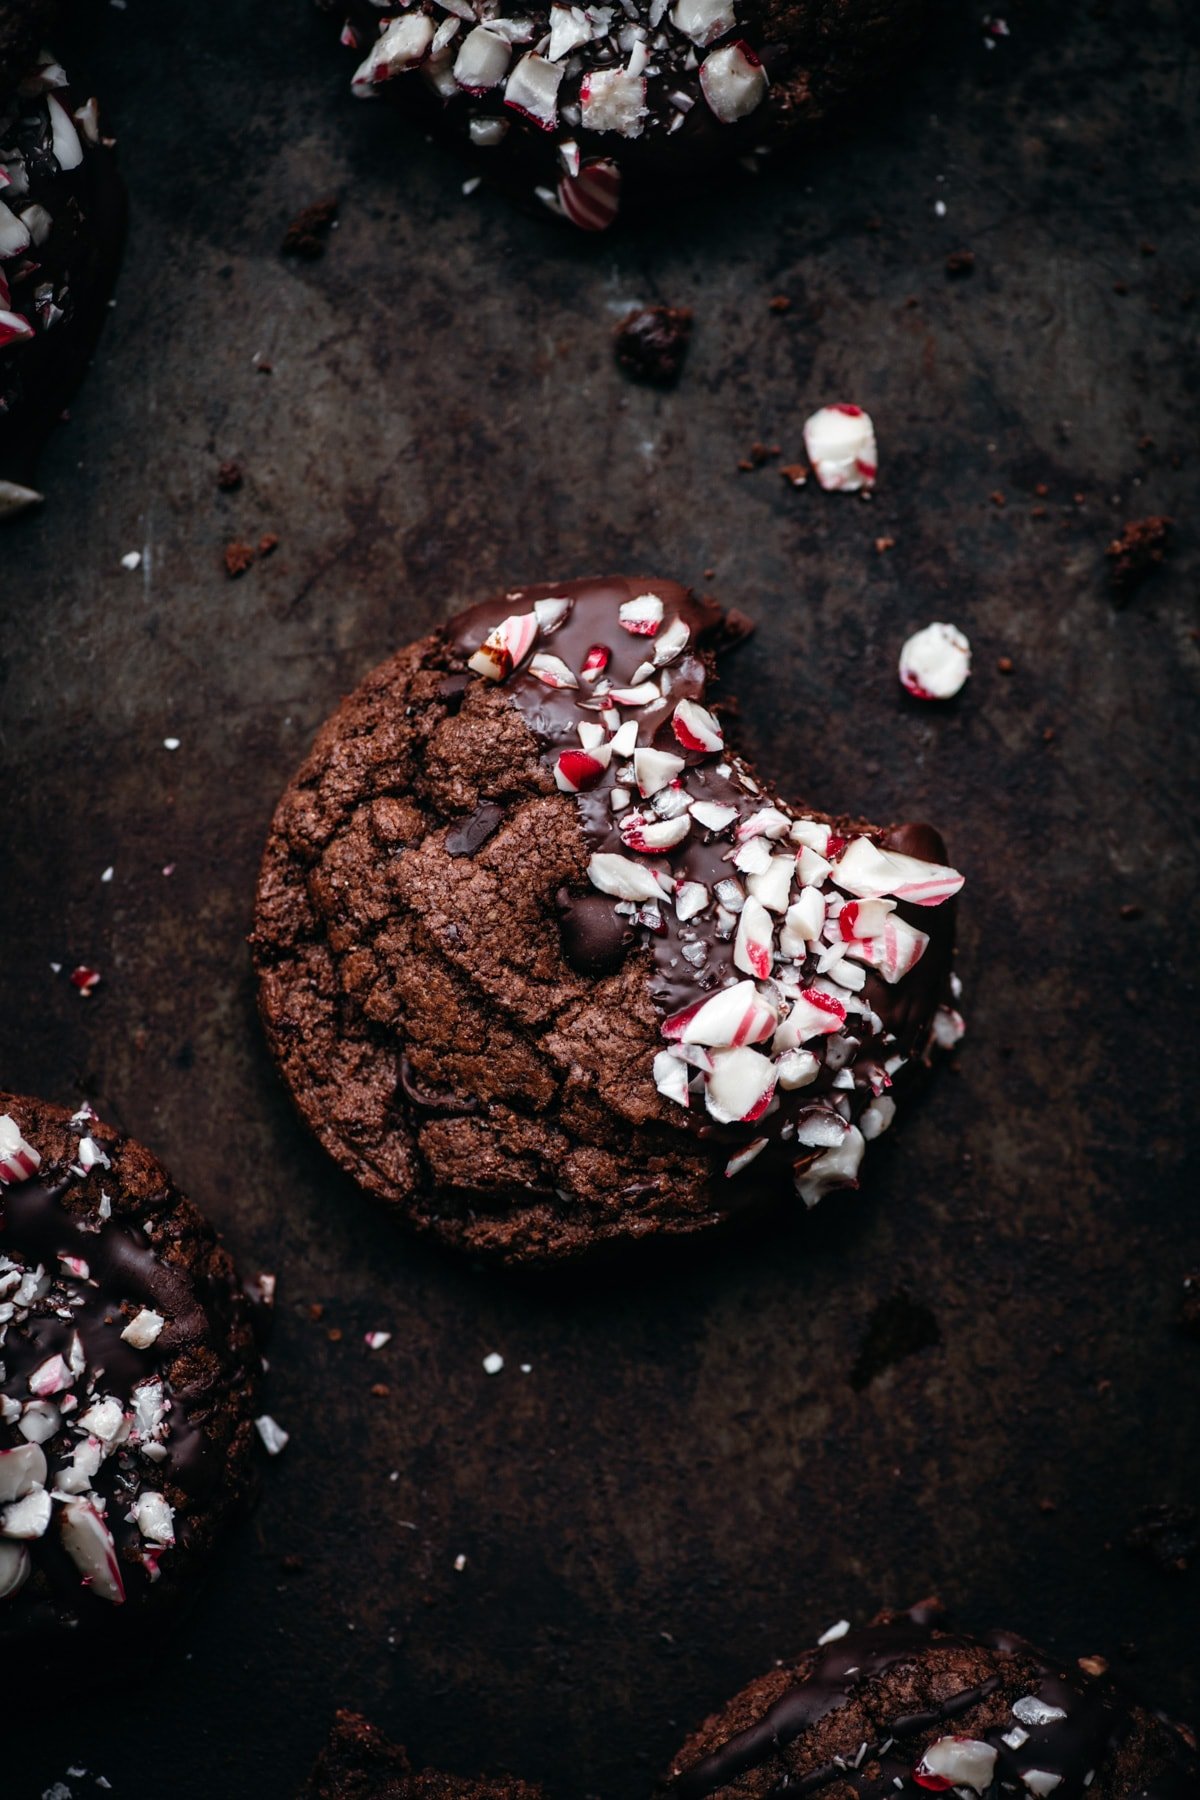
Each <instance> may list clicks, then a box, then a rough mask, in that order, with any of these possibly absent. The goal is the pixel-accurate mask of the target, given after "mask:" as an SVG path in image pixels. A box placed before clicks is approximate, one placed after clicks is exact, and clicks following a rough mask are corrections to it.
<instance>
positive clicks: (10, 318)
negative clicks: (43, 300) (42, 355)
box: [0, 310, 33, 350]
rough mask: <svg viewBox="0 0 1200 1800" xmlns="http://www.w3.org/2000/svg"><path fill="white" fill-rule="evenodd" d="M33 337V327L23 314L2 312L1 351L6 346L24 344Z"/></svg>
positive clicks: (0, 325) (0, 327)
mask: <svg viewBox="0 0 1200 1800" xmlns="http://www.w3.org/2000/svg"><path fill="white" fill-rule="evenodd" d="M32 336H33V326H32V325H31V324H30V323H29V320H28V319H27V318H26V317H25V316H24V314H23V313H18V312H8V311H6V310H0V350H3V349H4V347H5V345H6V344H19V343H23V342H24V341H25V340H26V339H27V338H31V337H32Z"/></svg>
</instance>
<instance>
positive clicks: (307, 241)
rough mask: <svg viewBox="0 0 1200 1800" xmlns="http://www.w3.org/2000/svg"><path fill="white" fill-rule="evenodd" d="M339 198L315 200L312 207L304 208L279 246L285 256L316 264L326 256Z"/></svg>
mask: <svg viewBox="0 0 1200 1800" xmlns="http://www.w3.org/2000/svg"><path fill="white" fill-rule="evenodd" d="M337 210H338V203H337V196H336V195H335V194H331V195H330V196H329V197H328V198H327V199H325V200H314V202H313V203H312V205H311V206H305V207H302V208H301V210H300V211H299V212H298V213H297V214H296V216H295V218H294V219H293V220H292V222H291V224H290V225H289V226H288V228H287V230H286V231H285V232H284V234H283V242H282V244H281V245H280V246H279V248H280V251H281V253H282V254H283V255H284V256H299V257H301V258H302V259H303V261H305V262H315V261H316V260H317V258H318V257H319V256H324V254H325V247H326V243H327V241H328V238H329V233H330V232H331V230H332V229H333V225H334V222H335V220H336V219H337Z"/></svg>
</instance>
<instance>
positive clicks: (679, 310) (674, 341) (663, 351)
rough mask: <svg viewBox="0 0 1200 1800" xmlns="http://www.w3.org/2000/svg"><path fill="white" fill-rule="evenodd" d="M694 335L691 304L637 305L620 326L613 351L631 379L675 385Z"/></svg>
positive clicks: (660, 384)
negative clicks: (688, 305)
mask: <svg viewBox="0 0 1200 1800" xmlns="http://www.w3.org/2000/svg"><path fill="white" fill-rule="evenodd" d="M691 335H692V312H691V308H690V307H687V306H636V307H634V309H633V311H632V312H630V313H627V314H626V315H625V317H624V318H623V319H622V320H621V323H620V324H619V325H618V326H617V329H616V332H615V334H614V337H613V354H614V355H615V356H616V359H617V367H618V368H619V369H620V370H621V371H622V373H623V374H625V375H628V376H629V378H630V380H631V381H640V382H644V383H645V384H646V385H647V386H649V387H664V388H666V387H674V386H675V383H676V382H677V381H678V380H679V377H680V375H681V373H682V372H683V361H684V357H685V356H686V355H687V347H688V343H689V341H690V339H691Z"/></svg>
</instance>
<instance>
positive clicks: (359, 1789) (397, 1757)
mask: <svg viewBox="0 0 1200 1800" xmlns="http://www.w3.org/2000/svg"><path fill="white" fill-rule="evenodd" d="M297 1800H546V1796H545V1794H544V1793H543V1791H542V1789H541V1788H534V1787H530V1786H529V1785H528V1784H527V1783H526V1782H524V1781H515V1780H513V1779H512V1778H511V1777H509V1776H503V1775H496V1776H491V1777H488V1776H481V1777H480V1778H479V1779H478V1780H475V1781H470V1780H464V1779H462V1778H461V1777H459V1776H456V1775H442V1774H439V1773H438V1771H437V1770H436V1769H414V1768H413V1766H412V1764H411V1762H410V1761H409V1758H408V1754H407V1752H406V1751H405V1750H404V1749H403V1747H402V1746H401V1745H400V1744H394V1743H391V1742H390V1741H389V1740H388V1739H387V1738H386V1737H385V1736H384V1735H383V1733H382V1732H381V1731H380V1730H378V1728H377V1727H376V1726H374V1725H372V1724H370V1722H369V1721H368V1720H366V1719H364V1718H363V1717H362V1715H361V1714H360V1713H355V1712H348V1711H341V1712H339V1713H338V1715H337V1717H336V1719H335V1721H334V1724H333V1729H332V1730H331V1732H330V1734H329V1742H328V1743H327V1744H326V1746H325V1748H324V1750H323V1751H322V1752H321V1754H320V1756H319V1757H318V1758H317V1761H316V1765H315V1767H314V1768H313V1771H312V1773H311V1775H310V1776H309V1778H308V1780H307V1782H306V1783H305V1784H304V1787H303V1788H302V1789H301V1790H300V1793H299V1794H298V1795H297Z"/></svg>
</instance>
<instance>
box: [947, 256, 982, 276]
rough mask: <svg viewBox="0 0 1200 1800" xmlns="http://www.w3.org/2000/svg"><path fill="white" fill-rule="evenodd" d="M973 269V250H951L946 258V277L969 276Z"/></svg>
mask: <svg viewBox="0 0 1200 1800" xmlns="http://www.w3.org/2000/svg"><path fill="white" fill-rule="evenodd" d="M974 267H975V252H974V251H973V250H952V251H951V252H950V254H949V256H948V257H947V258H946V273H947V275H955V276H958V275H970V274H971V272H972V271H973V269H974Z"/></svg>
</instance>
